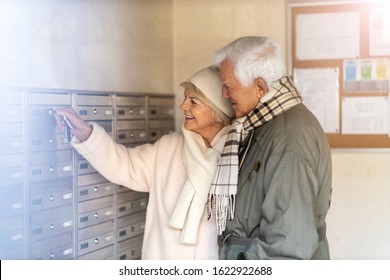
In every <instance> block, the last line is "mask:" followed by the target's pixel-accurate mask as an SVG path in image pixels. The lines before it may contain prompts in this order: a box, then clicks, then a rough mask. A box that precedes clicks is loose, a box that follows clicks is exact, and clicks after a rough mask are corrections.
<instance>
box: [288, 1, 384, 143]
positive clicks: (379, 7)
mask: <svg viewBox="0 0 390 280" xmlns="http://www.w3.org/2000/svg"><path fill="white" fill-rule="evenodd" d="M385 6H387V7H385ZM341 18H343V19H344V18H345V21H344V20H342V19H341ZM288 23H289V27H288V36H289V38H288V39H289V45H290V46H289V68H290V69H289V70H290V74H292V75H293V78H294V80H295V82H296V85H297V87H298V90H300V91H301V93H302V95H303V99H304V103H305V100H306V101H308V102H309V103H310V102H312V104H313V106H314V107H315V106H317V111H318V112H319V114H316V112H314V111H313V110H312V111H313V113H314V114H315V115H317V117H318V118H319V120H320V122H321V123H322V124H324V123H325V121H327V120H331V121H332V123H331V125H330V126H329V128H327V129H325V128H324V130H325V132H326V135H327V137H328V140H329V143H330V145H331V147H332V148H390V131H389V125H390V121H389V104H390V102H389V91H390V89H389V76H390V75H389V72H390V67H389V61H390V5H389V4H388V3H384V2H382V3H381V2H379V1H376V2H373V1H348V2H346V1H344V2H327V3H323V2H322V3H318V2H313V3H307V2H305V3H301V4H299V3H290V4H288ZM343 32H344V33H343ZM378 32H379V33H378ZM380 32H382V33H386V34H382V35H384V36H385V37H383V36H382V37H381V36H378V34H380ZM387 36H388V37H387ZM381 38H382V39H381ZM383 38H385V39H383ZM354 42H355V43H354ZM327 70H329V71H330V72H329V73H335V74H334V75H333V74H331V75H330V77H332V76H333V77H334V78H333V79H334V81H335V84H337V85H336V86H335V87H334V89H333V91H332V89H330V94H329V95H327V94H325V95H324V94H323V93H324V92H327V90H324V92H322V93H321V88H322V87H323V86H328V85H331V84H332V85H333V82H332V80H330V82H329V83H327V82H324V80H325V81H326V80H327V78H325V77H328V75H327V74H326V73H328V72H327ZM321 73H325V75H322V74H321ZM298 77H299V78H298ZM302 77H303V78H302ZM310 80H311V81H312V84H311V85H310V82H308V81H310ZM310 87H311V89H314V90H310ZM301 89H302V90H301ZM304 89H305V90H306V93H304V92H305V90H304ZM332 92H334V93H335V94H333V93H332ZM305 94H306V95H305ZM310 94H312V95H313V96H310ZM316 94H317V95H318V96H317V97H318V98H317V97H315V95H316ZM321 94H323V95H322V96H321ZM331 96H332V98H329V97H331ZM312 97H313V98H312ZM328 98H329V100H331V102H328V100H327V99H328ZM314 104H316V105H314ZM306 105H307V104H306ZM307 106H308V105H307ZM327 106H329V108H331V109H330V110H328V108H327ZM308 107H309V109H310V106H308ZM319 115H321V117H319ZM323 127H324V125H323Z"/></svg>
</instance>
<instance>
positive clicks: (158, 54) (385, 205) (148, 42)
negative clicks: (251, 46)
mask: <svg viewBox="0 0 390 280" xmlns="http://www.w3.org/2000/svg"><path fill="white" fill-rule="evenodd" d="M294 2H298V1H294ZM306 2H307V1H306ZM286 11H287V8H286V5H285V1H284V0H240V1H236V0H196V1H194V0H66V1H64V0H31V1H23V0H1V1H0V40H1V41H0V74H1V75H0V86H4V85H6V86H12V85H13V86H28V87H48V88H65V89H85V90H108V91H134V92H156V93H162V94H163V93H172V92H175V93H176V95H177V105H179V103H180V101H181V99H182V89H181V88H180V87H179V86H178V85H179V83H180V82H181V81H183V80H185V79H186V78H188V77H189V76H190V75H191V74H193V73H194V72H195V71H197V70H198V69H199V68H201V67H204V66H207V65H209V64H210V63H211V62H212V55H213V52H214V50H215V49H216V48H219V47H221V46H223V45H224V44H226V43H228V42H230V41H231V40H233V39H235V38H237V37H239V36H244V35H266V36H272V37H275V38H276V39H278V40H279V41H280V43H281V44H282V46H283V48H284V50H285V52H287V51H288V50H287V49H288V47H287V20H286ZM176 117H177V123H176V124H177V128H179V127H180V125H181V123H182V121H183V118H182V114H181V112H180V111H179V110H178V109H177V111H176ZM332 155H333V166H334V168H333V170H334V175H333V201H332V207H331V210H330V212H329V217H328V234H329V241H330V246H331V256H332V258H333V259H390V242H389V241H388V238H387V236H388V232H389V230H390V183H389V182H390V175H389V174H390V172H389V169H390V168H389V166H390V151H389V150H382V151H373V150H365V151H362V150H333V152H332Z"/></svg>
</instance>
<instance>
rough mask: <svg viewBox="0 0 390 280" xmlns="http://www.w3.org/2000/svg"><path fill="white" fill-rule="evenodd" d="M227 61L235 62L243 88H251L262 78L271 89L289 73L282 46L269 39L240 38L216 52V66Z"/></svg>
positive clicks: (235, 71)
mask: <svg viewBox="0 0 390 280" xmlns="http://www.w3.org/2000/svg"><path fill="white" fill-rule="evenodd" d="M225 59H229V60H231V61H232V62H233V64H234V73H235V75H236V78H237V79H238V80H239V81H240V83H241V84H242V85H243V86H250V85H251V84H252V83H253V82H254V81H255V80H256V79H257V78H261V79H263V80H264V81H265V82H266V83H267V86H268V88H270V87H271V86H272V84H273V83H274V82H275V81H277V80H279V79H281V78H282V77H283V76H285V75H286V71H287V70H286V64H285V61H284V58H283V55H282V51H281V48H280V45H279V44H278V42H277V41H276V40H275V39H273V38H269V37H257V36H247V37H241V38H238V39H236V40H235V41H233V42H231V43H230V44H228V45H227V46H225V47H223V48H221V49H219V50H217V51H216V53H215V56H214V63H215V64H216V65H220V64H221V63H222V62H223V61H224V60H225Z"/></svg>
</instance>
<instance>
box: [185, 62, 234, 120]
mask: <svg viewBox="0 0 390 280" xmlns="http://www.w3.org/2000/svg"><path fill="white" fill-rule="evenodd" d="M190 82H191V83H193V84H194V85H195V86H196V87H197V88H198V89H199V90H201V91H202V92H203V94H204V95H205V96H206V97H207V98H208V99H209V100H210V101H211V102H213V103H214V105H215V106H217V107H218V108H219V109H220V110H221V111H222V112H224V113H225V114H226V115H228V116H229V117H233V116H234V111H233V109H232V103H231V101H230V99H229V98H223V97H222V81H221V78H220V77H219V69H218V68H217V67H215V66H210V67H207V68H203V69H202V70H200V71H198V72H197V73H196V74H195V75H193V76H192V77H191V79H190Z"/></svg>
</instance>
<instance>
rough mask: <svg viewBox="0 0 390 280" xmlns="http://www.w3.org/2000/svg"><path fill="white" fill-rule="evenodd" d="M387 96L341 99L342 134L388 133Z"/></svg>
mask: <svg viewBox="0 0 390 280" xmlns="http://www.w3.org/2000/svg"><path fill="white" fill-rule="evenodd" d="M388 132H389V102H388V97H387V96H376V97H346V98H343V99H342V133H343V134H388Z"/></svg>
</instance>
